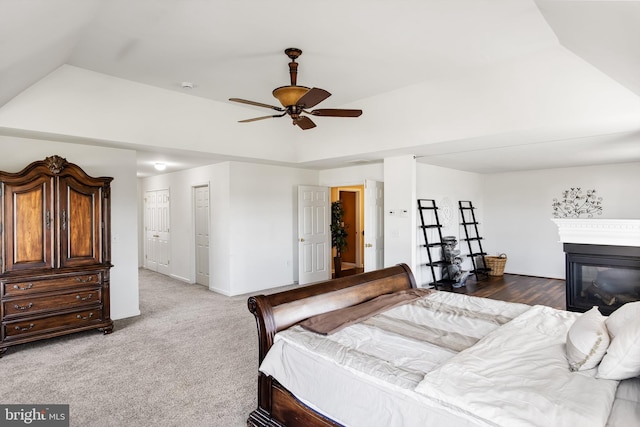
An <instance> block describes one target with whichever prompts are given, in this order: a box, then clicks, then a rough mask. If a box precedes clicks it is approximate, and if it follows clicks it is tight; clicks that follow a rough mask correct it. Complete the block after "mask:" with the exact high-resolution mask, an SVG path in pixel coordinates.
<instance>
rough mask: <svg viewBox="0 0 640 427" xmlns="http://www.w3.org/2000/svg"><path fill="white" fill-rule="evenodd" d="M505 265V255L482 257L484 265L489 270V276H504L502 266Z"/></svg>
mask: <svg viewBox="0 0 640 427" xmlns="http://www.w3.org/2000/svg"><path fill="white" fill-rule="evenodd" d="M506 263H507V254H500V255H499V256H485V257H484V264H485V265H486V266H487V267H488V268H490V269H491V270H490V271H489V276H502V275H503V274H504V266H505V264H506Z"/></svg>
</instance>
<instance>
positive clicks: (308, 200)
mask: <svg viewBox="0 0 640 427" xmlns="http://www.w3.org/2000/svg"><path fill="white" fill-rule="evenodd" d="M329 200H330V198H329V188H328V187H318V186H308V185H300V186H298V283H299V284H301V285H304V284H307V283H313V282H318V281H321V280H329V279H330V278H331V231H330V228H329V224H330V222H331V214H330V203H329Z"/></svg>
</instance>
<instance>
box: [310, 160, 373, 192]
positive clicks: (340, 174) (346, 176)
mask: <svg viewBox="0 0 640 427" xmlns="http://www.w3.org/2000/svg"><path fill="white" fill-rule="evenodd" d="M367 179H371V180H373V181H384V166H383V164H382V163H375V164H370V165H359V166H349V167H346V168H338V169H325V170H321V171H319V173H318V180H319V183H320V184H319V185H325V186H327V187H343V186H349V185H362V184H364V181H365V180H367Z"/></svg>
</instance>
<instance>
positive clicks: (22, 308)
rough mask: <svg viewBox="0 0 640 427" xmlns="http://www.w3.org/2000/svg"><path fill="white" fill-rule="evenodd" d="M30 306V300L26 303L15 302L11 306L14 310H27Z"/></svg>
mask: <svg viewBox="0 0 640 427" xmlns="http://www.w3.org/2000/svg"><path fill="white" fill-rule="evenodd" d="M31 307H33V303H32V302H30V303H29V304H28V305H18V304H15V305H14V306H13V308H15V309H16V310H29V309H30V308H31Z"/></svg>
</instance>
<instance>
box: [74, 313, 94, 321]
mask: <svg viewBox="0 0 640 427" xmlns="http://www.w3.org/2000/svg"><path fill="white" fill-rule="evenodd" d="M92 317H93V313H89V315H88V316H81V315H79V314H78V315H77V316H76V318H77V319H81V320H89V319H91V318H92Z"/></svg>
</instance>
